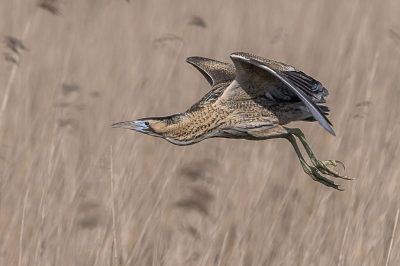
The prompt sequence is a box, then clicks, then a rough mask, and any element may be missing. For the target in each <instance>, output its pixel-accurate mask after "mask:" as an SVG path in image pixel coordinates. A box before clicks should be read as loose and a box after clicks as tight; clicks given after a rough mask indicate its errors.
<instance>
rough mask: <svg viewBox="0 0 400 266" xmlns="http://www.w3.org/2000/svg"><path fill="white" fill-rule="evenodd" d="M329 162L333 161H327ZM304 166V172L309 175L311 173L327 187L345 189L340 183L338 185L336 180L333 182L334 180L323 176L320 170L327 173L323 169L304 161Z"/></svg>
mask: <svg viewBox="0 0 400 266" xmlns="http://www.w3.org/2000/svg"><path fill="white" fill-rule="evenodd" d="M327 162H331V161H327ZM302 167H303V170H304V172H305V173H306V174H307V175H309V176H310V177H311V178H312V179H313V180H314V181H317V182H319V183H321V184H324V185H325V186H327V187H331V188H334V189H337V190H340V191H343V189H340V188H339V185H336V184H335V182H333V181H332V180H329V179H328V178H325V177H323V176H322V175H321V174H320V173H319V172H321V173H323V174H325V173H324V172H323V171H321V170H319V169H318V168H316V167H312V166H309V165H308V164H306V163H302ZM328 169H329V168H328ZM324 171H325V170H324ZM325 172H326V171H325Z"/></svg>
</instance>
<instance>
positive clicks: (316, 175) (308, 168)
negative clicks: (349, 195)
mask: <svg viewBox="0 0 400 266" xmlns="http://www.w3.org/2000/svg"><path fill="white" fill-rule="evenodd" d="M285 138H286V139H287V140H288V141H289V142H290V143H291V144H292V145H293V148H294V150H295V151H296V153H297V157H299V160H300V164H301V166H302V167H303V170H304V172H305V173H306V174H307V175H309V176H310V177H311V178H312V179H313V180H314V181H317V182H320V183H322V184H324V185H325V186H327V187H332V188H335V189H337V190H341V189H339V186H338V185H336V184H335V183H334V182H333V181H331V180H329V179H327V178H325V177H323V176H321V175H320V174H319V173H318V169H317V168H314V167H312V166H309V165H308V164H307V163H306V161H305V160H304V158H303V155H301V152H300V149H299V147H298V146H297V143H296V139H295V138H294V137H293V135H292V134H290V133H289V134H287V135H285Z"/></svg>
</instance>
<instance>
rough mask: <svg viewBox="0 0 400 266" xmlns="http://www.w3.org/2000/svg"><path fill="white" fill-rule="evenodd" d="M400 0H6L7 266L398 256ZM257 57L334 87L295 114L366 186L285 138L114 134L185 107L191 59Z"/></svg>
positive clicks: (0, 92) (3, 246)
mask: <svg viewBox="0 0 400 266" xmlns="http://www.w3.org/2000/svg"><path fill="white" fill-rule="evenodd" d="M399 14H400V2H399V1H394V0H386V1H373V0H366V1H344V0H339V1H328V0H326V1H317V0H301V1H265V0H263V1H261V0H255V1H251V2H250V1H239V0H236V1H229V2H226V1H183V0H166V1H153V0H143V1H139V0H138V1H136V0H132V1H123V0H120V1H111V0H97V1H94V0H86V1H78V0H71V1H58V2H57V1H55V0H43V1H40V2H36V1H28V0H5V1H1V2H0V34H1V38H2V40H3V42H2V44H1V45H0V52H1V55H2V58H1V60H0V103H1V109H0V172H1V177H0V265H7V266H8V265H218V266H220V265H246V266H248V265H340V266H341V265H396V264H397V263H398V261H400V230H399V229H397V231H396V230H395V227H396V225H397V221H398V210H399V208H400V193H399V191H400V146H399V141H400V116H399V114H400V76H399V72H400V22H399V19H398V17H399ZM239 51H243V52H250V53H254V54H257V55H260V56H263V57H266V58H270V59H275V60H278V61H282V62H285V63H288V64H291V65H294V66H296V67H298V68H300V69H302V70H303V71H305V72H306V73H308V74H310V75H311V76H313V77H315V78H316V79H318V80H320V81H321V82H322V83H323V84H324V86H325V87H326V88H328V89H329V92H330V96H329V97H328V105H329V106H330V108H331V114H330V116H329V119H330V120H331V121H332V122H333V124H334V126H335V127H334V129H335V131H336V134H337V137H333V136H331V135H329V134H328V133H327V132H326V131H325V130H324V129H323V128H322V127H321V126H319V125H318V123H294V124H293V125H291V126H293V127H300V128H301V129H302V130H303V131H304V132H305V134H306V137H307V138H308V140H309V142H310V145H311V147H312V148H313V149H314V152H315V154H316V155H317V157H319V158H320V159H337V160H340V161H342V162H344V163H345V165H346V166H347V168H346V174H348V175H349V176H351V177H355V178H356V180H354V181H342V180H339V181H337V180H336V181H337V182H339V183H340V184H341V185H342V187H343V188H345V191H344V192H339V191H335V190H333V189H330V188H327V187H325V186H323V185H321V184H319V183H316V182H313V181H312V180H311V179H310V178H309V177H308V176H307V175H305V173H304V172H303V171H302V169H301V166H300V164H299V162H298V160H297V157H296V155H295V152H294V150H293V148H292V147H291V145H290V144H289V143H288V142H287V141H286V140H279V139H278V140H270V141H263V142H252V141H244V140H226V139H211V140H206V141H203V142H201V143H199V144H196V145H193V146H188V147H178V146H173V145H171V144H170V143H167V142H166V141H164V140H162V139H156V138H151V137H149V136H145V135H142V134H139V133H134V132H131V131H127V130H116V129H112V128H111V127H110V125H111V124H112V123H115V122H119V121H125V120H133V119H135V118H141V117H148V116H163V115H169V114H173V113H178V112H182V111H185V110H186V109H188V108H189V107H190V106H191V104H193V103H194V102H195V101H197V100H199V99H200V98H201V97H202V96H203V95H204V94H205V93H206V92H207V91H208V90H209V85H208V83H207V82H206V80H205V79H204V78H203V77H202V76H201V75H200V74H199V73H198V72H197V71H196V70H195V69H194V68H193V67H191V66H190V65H188V64H186V63H185V58H186V57H189V56H194V55H197V56H204V57H208V58H214V59H217V60H220V61H225V62H230V59H229V54H230V53H232V52H239Z"/></svg>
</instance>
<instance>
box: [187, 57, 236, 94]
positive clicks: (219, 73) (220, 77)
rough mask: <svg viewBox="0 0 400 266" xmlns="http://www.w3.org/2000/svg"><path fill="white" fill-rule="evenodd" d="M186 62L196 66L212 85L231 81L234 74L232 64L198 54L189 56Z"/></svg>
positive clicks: (234, 70)
mask: <svg viewBox="0 0 400 266" xmlns="http://www.w3.org/2000/svg"><path fill="white" fill-rule="evenodd" d="M186 62H188V63H189V64H191V65H193V66H194V67H195V68H197V70H199V71H200V73H201V74H203V76H204V77H205V78H206V79H207V81H208V83H210V85H211V86H213V87H214V86H215V85H218V84H220V83H225V82H231V81H233V80H234V79H235V76H236V69H235V67H234V66H233V65H232V64H228V63H223V62H219V61H217V60H212V59H208V58H204V57H198V56H194V57H189V58H187V59H186Z"/></svg>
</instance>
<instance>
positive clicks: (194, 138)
mask: <svg viewBox="0 0 400 266" xmlns="http://www.w3.org/2000/svg"><path fill="white" fill-rule="evenodd" d="M159 119H161V120H162V121H163V124H164V127H165V128H164V132H163V133H162V137H163V138H165V139H166V140H167V141H169V142H171V143H173V144H176V145H181V146H182V145H190V144H194V143H197V142H199V141H202V140H203V139H205V138H208V137H210V136H211V135H212V134H213V132H215V129H216V128H217V126H218V125H217V123H216V122H214V121H216V119H213V117H211V116H206V115H204V114H203V115H200V114H196V113H181V114H175V115H172V116H167V117H160V118H159Z"/></svg>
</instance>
